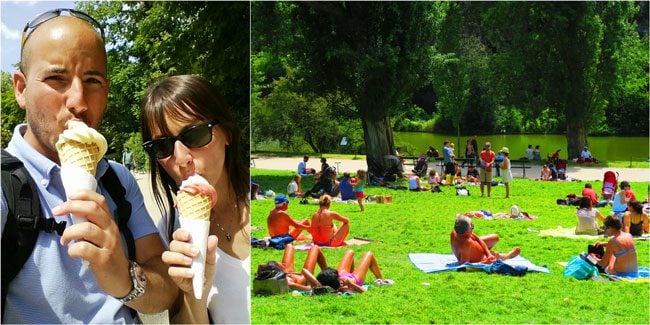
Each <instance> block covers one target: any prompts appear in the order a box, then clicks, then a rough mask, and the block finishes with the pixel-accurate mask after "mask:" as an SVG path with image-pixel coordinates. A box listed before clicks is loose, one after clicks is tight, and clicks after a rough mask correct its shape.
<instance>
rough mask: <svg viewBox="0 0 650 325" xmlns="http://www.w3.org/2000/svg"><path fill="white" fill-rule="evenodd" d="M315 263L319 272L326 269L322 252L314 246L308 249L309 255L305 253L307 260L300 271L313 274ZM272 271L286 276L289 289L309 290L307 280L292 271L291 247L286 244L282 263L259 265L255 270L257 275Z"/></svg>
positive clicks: (292, 251)
mask: <svg viewBox="0 0 650 325" xmlns="http://www.w3.org/2000/svg"><path fill="white" fill-rule="evenodd" d="M317 263H318V266H319V267H320V269H321V270H324V269H326V268H327V262H326V261H325V256H324V255H323V252H322V251H321V249H320V247H318V246H317V245H314V246H312V247H311V248H310V249H309V253H307V259H305V264H304V265H303V267H302V270H307V271H308V272H310V273H314V270H315V269H316V264H317ZM274 269H275V270H277V269H279V270H281V271H282V272H284V273H285V274H286V275H287V284H288V286H289V288H291V289H297V290H311V286H309V285H307V279H306V278H305V276H304V275H303V274H302V272H296V271H295V269H294V247H293V245H291V244H287V246H285V247H284V255H283V256H282V263H278V262H276V261H269V262H268V263H264V264H260V265H259V267H258V268H257V270H258V273H259V272H260V271H262V272H263V271H267V270H274Z"/></svg>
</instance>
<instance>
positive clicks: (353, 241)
mask: <svg viewBox="0 0 650 325" xmlns="http://www.w3.org/2000/svg"><path fill="white" fill-rule="evenodd" d="M374 241H375V240H372V239H367V238H360V237H353V238H350V239H348V240H346V241H345V243H344V244H343V245H341V246H338V247H329V246H321V247H320V248H341V247H347V246H359V245H365V244H370V243H372V242H374ZM312 246H314V243H313V242H312V243H306V244H300V245H295V246H293V248H294V249H296V250H300V251H306V250H309V249H310V248H311V247H312Z"/></svg>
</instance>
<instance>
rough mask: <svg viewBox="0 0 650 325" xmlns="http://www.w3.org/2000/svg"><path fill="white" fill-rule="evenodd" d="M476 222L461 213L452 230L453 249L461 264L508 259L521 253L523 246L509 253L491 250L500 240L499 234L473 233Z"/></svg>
mask: <svg viewBox="0 0 650 325" xmlns="http://www.w3.org/2000/svg"><path fill="white" fill-rule="evenodd" d="M473 230H474V223H472V219H470V218H469V217H467V216H464V215H460V216H458V218H457V219H456V223H455V224H454V230H452V231H451V249H452V250H453V251H454V255H456V259H458V263H459V264H463V263H466V262H470V263H485V264H490V263H492V262H494V261H496V260H506V259H509V258H513V257H515V256H517V255H519V253H521V248H519V247H515V248H513V249H512V250H511V251H510V252H509V253H507V254H501V253H497V252H495V251H491V249H492V247H494V245H496V243H497V242H498V241H499V235H497V234H490V235H485V236H482V237H479V236H477V235H476V234H474V233H473Z"/></svg>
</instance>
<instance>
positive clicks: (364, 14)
mask: <svg viewBox="0 0 650 325" xmlns="http://www.w3.org/2000/svg"><path fill="white" fill-rule="evenodd" d="M259 6H260V10H265V11H266V12H267V13H274V14H276V15H284V16H283V17H285V18H287V19H284V20H282V19H280V21H283V24H290V25H291V26H289V27H288V28H286V29H285V30H289V31H290V33H289V35H290V36H291V39H289V40H286V37H284V39H285V41H284V42H279V41H277V38H267V39H269V40H271V39H276V40H275V41H274V44H273V45H274V46H276V48H282V50H283V51H284V52H285V53H287V55H289V56H291V58H292V59H293V60H294V62H296V63H297V64H299V65H300V66H301V67H302V70H301V72H302V74H303V76H304V79H305V82H304V85H305V89H308V90H309V91H312V92H315V93H319V94H331V93H340V94H344V95H345V96H347V97H349V98H350V99H351V102H352V104H353V105H354V106H355V107H356V109H357V112H358V116H359V118H360V119H361V121H362V126H363V137H364V141H365V148H366V157H367V163H368V169H369V170H370V171H371V172H373V173H375V174H383V173H384V171H385V170H387V169H388V167H389V165H390V161H388V160H386V159H385V158H384V157H385V156H386V155H389V154H393V153H394V152H395V147H394V142H393V134H392V130H391V122H390V113H391V111H392V110H393V109H395V108H398V107H400V106H401V105H402V104H403V103H405V102H406V101H408V100H409V99H410V97H411V95H412V94H413V92H414V91H415V90H416V89H418V88H419V87H420V86H421V85H422V84H424V83H426V82H427V77H428V76H429V69H430V65H431V55H432V48H431V45H432V44H433V41H434V40H433V37H434V29H433V28H434V26H435V24H434V21H433V20H434V18H435V16H436V10H437V4H435V3H427V2H300V3H296V4H290V5H287V4H286V3H285V4H283V3H278V4H273V5H269V4H266V5H259ZM254 12H255V10H254ZM265 17H270V15H267V16H265ZM268 21H278V20H277V19H272V18H269V19H268ZM253 24H254V28H253V29H254V30H266V31H268V32H269V33H273V31H272V30H270V28H261V27H255V24H256V22H255V21H253ZM259 24H265V21H261V22H259ZM279 26H285V25H279ZM280 37H281V36H278V38H280Z"/></svg>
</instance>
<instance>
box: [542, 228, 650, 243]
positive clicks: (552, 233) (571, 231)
mask: <svg viewBox="0 0 650 325" xmlns="http://www.w3.org/2000/svg"><path fill="white" fill-rule="evenodd" d="M539 235H540V236H542V237H565V238H571V239H592V240H598V239H604V238H605V236H604V235H576V228H575V227H573V228H563V227H561V226H558V227H557V228H551V229H544V230H540V231H539ZM634 239H635V240H650V234H643V236H640V237H634Z"/></svg>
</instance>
